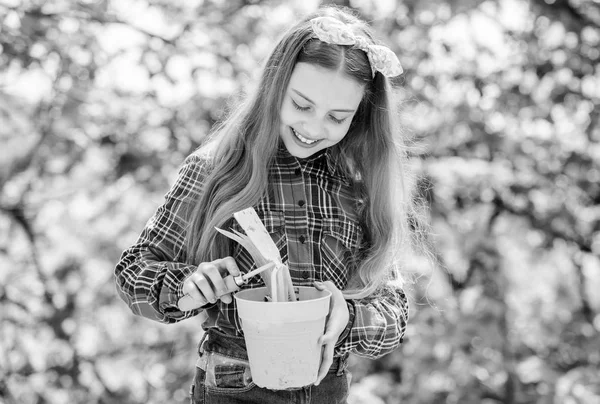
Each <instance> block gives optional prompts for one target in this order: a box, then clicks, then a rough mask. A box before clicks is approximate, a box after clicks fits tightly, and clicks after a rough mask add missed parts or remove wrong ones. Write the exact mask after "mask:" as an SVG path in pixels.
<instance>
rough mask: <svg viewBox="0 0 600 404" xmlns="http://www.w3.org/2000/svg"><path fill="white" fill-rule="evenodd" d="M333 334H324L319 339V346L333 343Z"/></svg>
mask: <svg viewBox="0 0 600 404" xmlns="http://www.w3.org/2000/svg"><path fill="white" fill-rule="evenodd" d="M333 337H334V336H333V334H332V333H330V332H326V333H325V334H323V335H321V336H320V337H319V345H327V344H330V343H331V342H333Z"/></svg>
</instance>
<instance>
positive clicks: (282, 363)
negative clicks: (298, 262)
mask: <svg viewBox="0 0 600 404" xmlns="http://www.w3.org/2000/svg"><path fill="white" fill-rule="evenodd" d="M298 290H299V294H298V297H299V300H298V301H296V302H265V301H264V296H265V294H266V293H267V288H256V289H247V290H243V291H241V292H238V293H236V294H235V300H236V304H237V309H238V316H239V318H240V319H241V322H242V329H243V331H244V339H245V341H246V349H247V351H248V360H249V362H250V372H251V373H252V380H253V381H254V383H255V384H256V385H257V386H260V387H264V388H268V389H272V390H285V389H293V388H300V387H303V386H307V385H310V384H312V383H314V382H315V381H316V380H317V373H318V370H319V364H320V361H321V345H320V344H319V343H318V340H319V337H321V335H323V332H324V329H325V319H326V317H327V314H328V313H329V301H330V298H331V292H329V291H327V290H323V291H320V290H318V289H316V288H313V287H298Z"/></svg>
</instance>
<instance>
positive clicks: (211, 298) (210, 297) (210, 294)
mask: <svg viewBox="0 0 600 404" xmlns="http://www.w3.org/2000/svg"><path fill="white" fill-rule="evenodd" d="M204 270H205V271H206V268H204ZM190 279H191V280H192V281H193V282H194V285H196V287H197V288H198V290H199V291H200V293H202V295H203V296H204V298H205V299H206V300H207V301H208V302H210V303H215V302H216V301H217V296H216V295H215V292H214V291H213V288H212V285H211V283H210V282H209V281H208V278H207V276H206V275H205V274H204V273H198V272H196V273H195V274H194V275H192V276H190Z"/></svg>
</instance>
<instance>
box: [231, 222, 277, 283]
mask: <svg viewBox="0 0 600 404" xmlns="http://www.w3.org/2000/svg"><path fill="white" fill-rule="evenodd" d="M256 214H257V215H258V217H259V218H260V220H261V222H262V223H263V224H264V226H265V228H266V229H267V232H268V233H269V235H270V236H271V239H272V240H273V242H274V243H275V245H276V246H277V249H278V250H279V255H280V256H281V259H282V260H283V262H286V261H287V237H286V234H285V218H284V216H283V213H281V212H277V211H259V210H257V211H256ZM231 228H232V229H233V230H236V231H238V232H240V233H242V234H245V232H244V230H243V229H242V228H241V226H240V225H239V224H238V222H237V221H236V220H235V219H234V220H233V223H232V226H231ZM233 245H234V246H233V258H234V259H235V261H236V263H237V264H238V267H239V268H240V269H241V270H242V272H248V271H250V270H252V269H253V268H255V267H256V265H255V262H254V259H253V258H252V256H251V255H250V253H249V252H248V251H247V250H246V249H245V248H244V247H242V246H241V245H240V244H239V243H237V242H234V243H233ZM249 283H250V284H252V283H261V280H260V276H255V277H253V278H252V279H250V281H249Z"/></svg>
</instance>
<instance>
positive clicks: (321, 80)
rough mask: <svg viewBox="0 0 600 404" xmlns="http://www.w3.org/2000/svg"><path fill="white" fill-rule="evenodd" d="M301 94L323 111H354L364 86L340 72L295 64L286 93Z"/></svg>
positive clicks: (311, 65) (304, 64)
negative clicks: (296, 92)
mask: <svg viewBox="0 0 600 404" xmlns="http://www.w3.org/2000/svg"><path fill="white" fill-rule="evenodd" d="M292 90H296V91H299V92H301V93H302V94H303V95H305V96H306V97H308V98H310V100H311V101H313V102H314V103H315V104H316V106H317V107H318V108H322V109H324V110H334V109H356V108H358V105H359V104H360V100H361V99H362V97H363V93H364V86H363V85H362V84H360V83H358V82H357V81H356V80H354V79H352V78H350V77H348V76H347V75H346V74H344V73H343V72H340V71H336V70H331V69H326V68H324V67H320V66H316V65H313V64H309V63H297V64H296V66H295V67H294V71H293V72H292V76H291V77H290V83H289V86H288V92H291V93H294V92H293V91H292Z"/></svg>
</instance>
